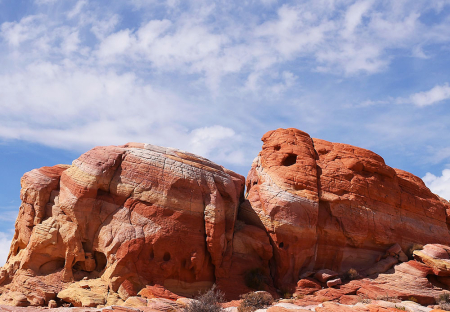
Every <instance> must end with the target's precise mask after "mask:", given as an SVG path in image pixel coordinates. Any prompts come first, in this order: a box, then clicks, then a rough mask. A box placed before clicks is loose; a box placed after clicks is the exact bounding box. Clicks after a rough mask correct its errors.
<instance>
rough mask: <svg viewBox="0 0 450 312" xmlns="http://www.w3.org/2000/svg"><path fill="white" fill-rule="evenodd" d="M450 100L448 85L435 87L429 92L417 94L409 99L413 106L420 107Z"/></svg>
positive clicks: (449, 87)
mask: <svg viewBox="0 0 450 312" xmlns="http://www.w3.org/2000/svg"><path fill="white" fill-rule="evenodd" d="M448 99H450V86H449V85H448V83H445V84H443V85H441V86H435V87H433V88H432V89H431V90H429V91H425V92H418V93H415V94H413V95H411V96H410V97H409V101H410V102H411V103H412V104H414V105H417V106H420V107H423V106H428V105H433V104H436V103H439V102H442V101H445V100H448Z"/></svg>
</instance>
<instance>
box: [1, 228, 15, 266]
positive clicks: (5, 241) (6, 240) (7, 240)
mask: <svg viewBox="0 0 450 312" xmlns="http://www.w3.org/2000/svg"><path fill="white" fill-rule="evenodd" d="M12 238H13V235H12V234H10V233H5V232H0V266H3V265H4V264H5V263H6V259H7V257H8V254H9V247H10V246H11V240H12Z"/></svg>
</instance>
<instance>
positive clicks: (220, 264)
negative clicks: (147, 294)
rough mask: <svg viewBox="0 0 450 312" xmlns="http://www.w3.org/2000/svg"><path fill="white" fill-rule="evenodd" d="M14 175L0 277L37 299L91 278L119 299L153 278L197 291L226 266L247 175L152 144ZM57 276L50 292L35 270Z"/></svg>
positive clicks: (95, 152) (100, 151)
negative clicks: (12, 224)
mask: <svg viewBox="0 0 450 312" xmlns="http://www.w3.org/2000/svg"><path fill="white" fill-rule="evenodd" d="M21 183H22V191H21V199H22V206H21V207H20V211H19V216H18V218H17V221H16V231H15V235H14V239H13V241H12V244H11V250H10V254H9V257H8V261H7V263H6V265H5V266H4V267H3V268H2V270H1V273H0V282H1V283H3V285H5V284H6V285H8V287H10V288H12V289H17V290H18V291H21V292H22V293H24V294H25V296H26V298H27V300H28V303H27V304H32V305H44V302H48V300H50V299H53V298H54V297H55V294H56V293H58V292H59V291H60V290H61V289H62V288H63V284H62V282H72V281H74V280H80V279H82V278H88V279H92V278H98V277H100V278H101V279H102V280H103V281H104V282H105V284H106V285H107V286H108V287H109V289H110V290H112V291H114V292H118V291H119V288H120V291H119V294H120V295H121V296H123V297H125V298H122V299H123V300H126V299H127V297H129V296H132V295H136V294H137V292H138V291H139V290H140V289H142V288H143V287H145V286H146V285H154V284H158V285H162V286H164V287H165V288H166V289H168V290H170V291H173V292H176V293H177V294H179V295H192V294H195V295H196V294H198V291H200V290H205V289H209V288H210V287H211V286H212V285H213V283H214V281H215V279H216V278H220V277H222V276H226V274H227V272H228V271H229V267H230V265H231V261H230V259H231V255H232V252H233V246H232V243H233V230H234V223H235V220H236V216H237V212H238V207H239V204H240V202H241V200H242V196H243V192H244V177H242V176H240V175H238V174H236V173H234V172H232V171H229V170H227V169H224V168H223V167H221V166H219V165H216V164H214V163H212V162H210V161H209V160H207V159H204V158H201V157H199V156H195V155H193V154H189V153H186V152H183V151H179V150H175V149H170V148H162V147H157V146H153V145H149V144H137V143H132V144H127V145H124V146H118V147H116V146H109V147H97V148H94V149H92V150H90V151H89V152H87V153H85V154H83V155H82V156H80V158H78V159H77V160H75V161H74V162H73V164H72V165H71V166H55V167H51V168H41V169H37V170H32V171H31V172H28V173H26V174H25V175H24V177H23V178H22V181H21ZM257 230H258V231H259V229H257ZM269 246H270V245H269ZM249 248H250V247H249ZM255 248H257V249H258V248H259V247H258V246H255ZM247 249H248V248H247ZM52 274H53V275H52ZM55 274H59V275H58V278H56V280H57V282H55V283H51V284H53V286H54V287H55V290H54V291H53V294H52V295H48V294H46V293H45V292H46V289H47V290H48V289H51V284H50V283H49V284H50V285H49V284H46V283H45V281H43V279H42V278H41V276H54V275H55ZM37 280H41V283H43V285H41V286H42V287H34V286H36V281H37ZM33 283H34V284H33ZM84 291H88V290H84ZM80 292H81V290H80ZM36 298H38V299H36ZM0 299H1V298H0ZM33 300H34V301H36V302H35V303H36V304H34V301H33ZM25 301H26V300H25ZM105 301H106V298H105ZM25 305H26V304H25Z"/></svg>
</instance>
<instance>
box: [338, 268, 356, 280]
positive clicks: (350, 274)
mask: <svg viewBox="0 0 450 312" xmlns="http://www.w3.org/2000/svg"><path fill="white" fill-rule="evenodd" d="M342 277H343V279H344V280H350V281H352V280H354V279H357V278H358V277H359V273H358V271H356V270H355V269H353V268H351V269H349V270H348V271H347V272H345V273H344V275H343V276H342Z"/></svg>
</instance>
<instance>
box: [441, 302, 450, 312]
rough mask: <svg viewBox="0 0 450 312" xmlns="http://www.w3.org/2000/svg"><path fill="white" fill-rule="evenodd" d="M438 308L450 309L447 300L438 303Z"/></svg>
mask: <svg viewBox="0 0 450 312" xmlns="http://www.w3.org/2000/svg"><path fill="white" fill-rule="evenodd" d="M439 309H441V310H444V311H450V303H448V302H441V303H439Z"/></svg>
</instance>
